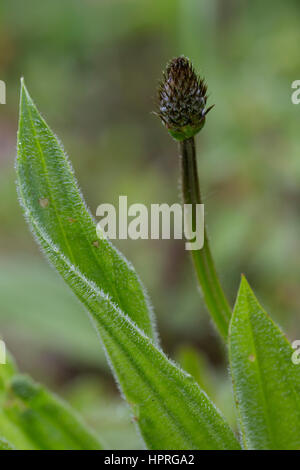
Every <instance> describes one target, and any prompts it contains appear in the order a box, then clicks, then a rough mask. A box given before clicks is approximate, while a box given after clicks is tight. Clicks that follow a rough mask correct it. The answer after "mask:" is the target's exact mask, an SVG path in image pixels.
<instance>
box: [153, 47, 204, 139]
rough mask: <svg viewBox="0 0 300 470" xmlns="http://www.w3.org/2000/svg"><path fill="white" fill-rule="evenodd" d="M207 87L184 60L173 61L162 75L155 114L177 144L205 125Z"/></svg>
mask: <svg viewBox="0 0 300 470" xmlns="http://www.w3.org/2000/svg"><path fill="white" fill-rule="evenodd" d="M206 93H207V86H206V84H205V82H204V80H203V79H202V78H200V77H198V76H197V74H196V73H195V71H194V68H193V66H192V64H191V62H190V61H189V59H187V58H186V57H184V56H180V57H177V58H175V59H172V60H171V61H170V62H169V63H168V65H167V68H166V71H165V72H164V73H163V80H162V81H161V82H160V85H159V88H158V112H157V115H158V116H159V117H160V119H161V121H162V122H163V124H164V125H165V126H166V128H167V129H168V131H169V133H170V134H171V135H172V137H174V138H175V139H176V140H185V139H189V138H191V137H193V136H194V135H195V134H197V133H198V132H199V131H200V130H201V129H202V127H203V126H204V123H205V116H206V114H207V113H208V112H209V111H210V110H211V109H212V108H213V106H210V107H209V108H206V102H207V94H206Z"/></svg>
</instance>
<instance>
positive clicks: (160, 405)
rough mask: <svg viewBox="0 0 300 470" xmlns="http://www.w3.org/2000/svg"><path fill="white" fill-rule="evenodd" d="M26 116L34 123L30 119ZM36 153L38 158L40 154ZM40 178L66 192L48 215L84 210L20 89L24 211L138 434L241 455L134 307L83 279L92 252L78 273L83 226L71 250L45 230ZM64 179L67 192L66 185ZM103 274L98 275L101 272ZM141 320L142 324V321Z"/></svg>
mask: <svg viewBox="0 0 300 470" xmlns="http://www.w3.org/2000/svg"><path fill="white" fill-rule="evenodd" d="M30 114H31V116H34V118H29V115H30ZM37 147H38V148H39V149H40V150H37ZM43 152H46V153H47V154H48V160H49V165H50V166H51V172H50V170H49V171H48V170H47V172H45V170H44V171H42V170H41V161H42V162H45V157H44V156H43ZM48 160H47V161H48ZM50 161H51V163H50ZM45 173H47V175H48V182H47V187H49V186H50V187H51V188H54V187H56V183H57V178H58V177H57V175H56V173H58V174H59V175H60V186H64V191H62V192H59V194H58V195H56V192H53V189H52V193H51V204H49V205H48V206H47V207H46V208H45V209H46V211H47V210H49V209H50V206H51V205H52V206H53V205H54V206H55V210H56V213H57V214H61V213H64V210H65V208H66V207H68V205H70V206H72V198H73V195H74V194H75V199H76V205H78V206H80V207H81V208H82V207H85V206H84V203H83V202H82V201H79V200H78V197H79V196H77V194H78V193H77V189H76V187H74V185H75V182H74V179H72V181H70V178H69V174H72V172H71V170H70V166H69V164H67V163H66V161H65V157H64V155H63V153H62V152H61V150H60V148H59V147H58V143H57V141H56V139H55V138H54V137H53V135H52V133H51V131H50V130H49V128H48V127H47V125H46V124H45V122H44V121H43V120H42V119H41V118H40V116H39V114H38V112H37V110H36V108H35V107H34V104H33V103H32V100H31V99H30V97H29V95H28V93H27V92H26V91H25V88H24V85H23V91H22V95H21V114H20V127H19V142H18V158H17V174H18V186H19V194H20V198H21V203H22V205H23V207H24V209H25V213H26V217H27V219H28V222H29V224H30V226H31V228H32V230H33V233H34V234H35V236H36V238H37V240H38V242H39V243H40V244H41V246H42V248H43V250H44V252H45V253H46V254H47V256H48V258H49V259H50V261H51V263H52V264H53V265H54V266H55V267H56V269H57V270H58V272H59V273H60V274H61V275H62V277H63V278H64V279H65V281H66V282H67V283H68V284H69V286H70V287H71V288H72V290H73V291H74V292H75V294H76V295H77V296H78V298H79V299H80V300H81V301H82V302H83V304H84V305H85V307H86V309H87V310H88V312H89V313H90V315H91V318H92V321H93V323H94V324H95V327H96V328H97V330H98V332H99V334H100V338H101V340H102V343H103V346H104V348H105V350H106V353H107V355H108V359H109V362H110V364H111V366H112V369H113V372H114V374H115V377H116V379H117V381H118V382H119V384H120V387H121V390H122V392H123V394H124V396H125V398H126V399H127V401H128V402H129V403H130V405H131V409H132V411H133V415H134V417H133V419H134V421H135V422H136V424H137V425H138V426H139V429H140V432H141V434H142V436H143V438H144V441H145V443H146V445H147V447H148V448H150V449H197V448H198V449H236V448H239V447H240V446H239V443H238V441H237V440H236V438H235V436H234V434H233V432H232V431H231V429H230V428H229V426H228V424H227V423H226V422H225V420H224V419H223V417H222V416H221V414H220V413H219V412H218V411H217V409H216V408H215V407H214V405H213V404H212V403H211V401H210V400H209V399H208V397H207V396H206V394H205V393H204V392H202V391H201V390H200V388H199V386H198V385H197V383H196V382H195V380H194V379H193V378H192V377H191V376H190V375H188V374H186V373H185V372H183V371H182V370H181V369H179V368H178V367H177V366H176V365H174V364H173V363H172V362H171V361H169V360H168V358H167V357H166V356H165V355H164V354H163V353H162V351H161V350H160V349H159V348H158V347H157V346H156V345H155V343H154V342H153V340H152V338H150V337H149V336H148V335H146V334H145V328H143V329H142V328H141V323H142V322H141V321H137V317H136V315H135V309H136V308H137V306H139V302H136V300H135V299H134V298H131V300H130V302H129V301H128V302H127V309H126V310H125V311H122V309H121V304H120V302H117V301H116V297H115V296H114V297H113V296H112V295H108V291H107V290H106V289H103V286H102V283H101V282H97V283H96V282H95V276H93V277H88V275H89V271H88V270H87V269H86V266H88V265H89V260H90V258H91V257H93V256H94V255H93V253H92V252H90V251H89V253H87V258H86V259H84V262H83V266H82V268H83V269H82V272H81V260H79V261H78V263H74V256H73V257H72V256H71V254H72V253H73V252H74V250H73V241H75V243H78V239H79V240H80V239H81V238H83V237H84V236H85V233H86V228H85V221H83V222H82V224H80V226H78V227H77V230H78V231H77V234H76V238H75V239H73V238H72V237H71V236H70V238H69V239H68V243H69V248H68V249H65V247H64V244H63V243H61V241H60V237H59V236H58V234H57V232H58V228H57V227H56V223H57V220H58V219H53V220H52V222H51V223H49V217H46V216H43V214H44V212H43V211H41V210H40V209H39V208H38V205H37V204H36V200H37V199H38V198H39V197H40V195H41V189H40V184H41V183H40V178H41V177H42V178H43V174H45ZM65 177H66V179H67V181H68V184H67V185H66V184H65V182H64V178H65ZM52 179H53V180H54V182H55V184H53V181H52ZM56 196H58V197H56ZM48 197H49V194H48ZM46 211H45V212H46ZM70 216H72V212H70ZM89 236H90V240H93V238H94V236H95V227H94V228H93V231H92V229H91V232H90V235H89ZM101 246H102V245H101ZM107 246H108V245H106V244H105V245H103V248H102V250H101V251H102V255H103V256H102V261H103V262H104V263H107V257H106V256H105V247H107ZM110 259H111V258H110ZM120 259H121V258H120ZM100 264H101V263H100ZM109 266H110V267H109V268H108V267H107V268H105V269H106V272H107V276H112V279H115V280H116V272H115V270H112V264H109ZM100 269H103V268H102V266H100ZM132 272H133V271H132ZM123 275H124V276H125V277H126V275H127V270H123ZM131 284H132V283H131ZM107 285H108V284H107ZM116 285H117V284H116ZM131 287H132V286H131ZM131 287H130V286H128V283H126V285H125V287H124V292H123V295H124V296H125V297H126V295H128V297H134V292H133V291H132V288H131ZM127 288H128V289H129V290H128V291H127ZM126 292H127V294H126ZM139 292H140V291H139ZM138 295H140V294H139V293H138ZM129 305H130V308H128V306H129ZM131 309H132V310H131ZM138 318H139V319H140V316H138ZM143 330H144V331H143Z"/></svg>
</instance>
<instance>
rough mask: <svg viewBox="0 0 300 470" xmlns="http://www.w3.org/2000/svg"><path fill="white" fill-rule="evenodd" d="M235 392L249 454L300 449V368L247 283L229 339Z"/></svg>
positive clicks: (287, 344)
mask: <svg viewBox="0 0 300 470" xmlns="http://www.w3.org/2000/svg"><path fill="white" fill-rule="evenodd" d="M229 354H230V367H231V373H232V379H233V388H234V392H235V395H236V403H237V409H238V414H239V418H240V425H241V430H242V434H243V438H244V443H245V446H246V447H247V448H250V449H285V450H287V449H300V367H299V365H295V364H293V362H292V354H293V349H292V347H291V345H290V343H289V342H288V341H287V339H286V337H285V336H284V335H283V333H282V332H281V331H280V329H279V328H278V327H277V326H276V325H275V324H274V323H273V321H272V320H271V318H270V317H269V316H268V315H267V314H266V312H265V311H264V310H263V309H262V307H261V306H260V305H259V303H258V301H257V300H256V298H255V296H254V294H253V292H252V290H251V288H250V286H249V285H248V283H247V281H246V279H245V278H244V277H243V278H242V282H241V286H240V290H239V294H238V297H237V301H236V305H235V309H234V313H233V317H232V321H231V325H230V338H229Z"/></svg>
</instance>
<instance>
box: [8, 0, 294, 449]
mask: <svg viewBox="0 0 300 470" xmlns="http://www.w3.org/2000/svg"><path fill="white" fill-rule="evenodd" d="M299 20H300V4H299V1H297V0H295V1H293V0H289V1H285V2H282V1H279V0H273V1H264V2H262V1H261V0H251V2H250V1H246V0H227V1H225V0H159V1H158V0H98V1H96V0H81V1H79V0H51V1H48V2H45V1H44V2H41V1H37V0H36V1H35V0H26V2H25V1H23V0H10V1H5V0H1V1H0V79H1V80H4V81H5V82H6V86H7V104H6V105H0V332H1V336H2V337H3V339H4V340H5V342H6V345H7V348H9V349H10V350H11V351H12V352H13V354H14V355H15V357H16V359H17V361H18V363H19V366H20V368H21V370H22V371H24V372H28V373H30V374H31V375H32V376H33V377H34V378H35V379H36V380H39V381H41V382H43V383H45V384H47V385H49V386H51V387H52V389H54V390H56V391H58V393H59V394H60V395H62V396H64V397H66V398H67V399H68V400H69V401H70V402H71V403H72V404H73V406H75V407H76V408H77V409H78V410H79V411H81V413H82V414H83V415H84V416H85V418H86V420H87V421H88V422H90V423H91V425H92V426H93V427H94V428H95V429H96V430H97V431H98V432H99V433H100V434H101V436H102V437H103V438H104V440H105V441H106V443H107V446H108V447H110V448H140V447H141V443H140V441H139V438H138V436H137V433H136V430H135V428H134V425H133V424H132V423H131V421H130V417H129V413H128V410H127V408H126V406H125V404H124V403H123V401H122V400H121V399H120V398H119V394H118V390H117V387H116V386H115V384H114V382H113V379H112V377H111V374H110V371H109V370H108V367H107V365H106V362H105V358H104V354H103V352H102V351H101V347H100V346H99V343H98V340H97V338H96V334H95V332H94V330H93V328H92V327H91V325H90V323H89V321H88V319H87V317H86V315H85V313H84V311H83V309H82V308H81V306H80V305H79V304H78V302H77V301H76V300H75V298H74V297H73V295H72V294H71V292H69V290H68V288H67V287H66V286H65V285H64V284H63V282H62V281H61V280H60V279H59V278H58V276H57V275H56V273H55V272H54V271H53V270H52V269H51V268H50V267H49V265H48V264H47V263H46V262H45V260H44V259H43V257H42V255H41V254H40V253H39V250H38V248H37V246H36V244H35V242H34V241H33V238H32V236H31V234H30V233H29V230H28V228H27V226H26V224H25V221H24V219H23V216H22V214H21V210H20V208H19V206H18V202H17V196H16V190H15V176H14V156H15V148H16V130H17V113H18V94H19V79H20V77H21V76H24V77H25V79H26V84H27V86H28V88H29V91H30V92H31V94H32V96H33V98H34V99H35V101H36V103H37V105H38V107H39V109H40V110H41V112H42V114H43V115H44V116H45V117H46V119H47V121H48V123H49V124H50V126H51V127H52V129H53V130H54V131H55V132H56V133H57V134H58V136H59V137H60V138H61V139H62V141H63V142H64V146H65V149H66V151H67V153H68V154H69V155H70V157H71V160H72V163H73V165H74V168H75V172H76V175H77V178H78V180H79V184H80V186H81V188H82V190H83V193H84V195H85V197H86V200H87V202H88V205H89V206H90V208H91V210H92V213H93V214H95V211H96V207H97V206H98V205H99V204H101V203H103V202H108V203H113V204H117V202H118V197H119V195H123V194H125V195H128V202H129V204H131V203H134V202H141V203H145V204H151V203H161V202H168V203H171V204H172V203H173V202H177V201H178V200H179V191H178V178H179V165H178V158H177V149H176V144H175V143H174V141H172V140H171V138H170V137H169V136H168V135H167V132H166V131H165V130H164V129H163V127H162V126H161V124H160V122H159V121H158V119H157V118H156V117H155V116H153V115H152V114H151V111H152V110H153V109H154V106H155V105H154V101H155V88H156V86H157V81H158V79H159V78H160V77H161V73H162V69H163V68H164V66H165V63H166V62H167V61H168V60H169V59H170V58H172V57H174V56H176V55H180V54H184V55H186V56H188V57H190V58H191V59H192V61H193V62H194V64H195V67H196V69H197V70H198V71H199V72H200V73H201V74H203V75H204V76H205V78H206V80H207V83H208V88H209V93H210V98H209V103H210V104H212V103H215V104H216V106H215V108H214V110H213V111H212V112H211V113H210V114H209V116H208V119H207V125H206V127H205V129H204V130H203V131H202V132H201V134H200V136H199V138H198V139H197V146H198V163H199V173H200V179H201V187H202V193H203V199H204V203H205V207H206V220H207V224H208V228H209V234H210V238H211V246H212V250H213V252H214V256H215V259H216V264H217V268H218V271H219V273H220V276H221V279H222V283H223V285H224V287H225V290H226V292H227V293H228V296H229V298H230V301H231V303H233V302H234V299H235V295H236V292H237V288H238V284H239V279H240V274H241V272H243V273H245V274H246V276H247V278H248V280H249V281H250V283H251V285H252V287H253V288H254V290H255V292H256V294H257V296H258V298H259V299H260V301H261V302H262V304H263V305H264V306H265V307H266V309H267V310H268V311H269V312H270V313H271V314H272V316H273V318H274V319H276V320H277V321H278V322H279V323H280V324H281V325H282V326H283V327H284V329H285V330H286V331H287V333H288V336H289V337H290V339H292V340H294V339H299V338H300V323H299V320H298V319H299V311H300V289H299V277H300V259H299V249H300V244H299V233H300V218H299V206H300V189H299V188H300V185H299V183H300V158H299V157H300V139H299V113H300V106H299V107H297V106H295V105H293V104H292V103H291V83H292V81H294V80H296V79H300V54H299V44H300V28H299ZM116 245H117V246H118V248H120V249H121V251H123V253H124V254H125V255H126V256H127V258H128V259H129V260H131V261H132V262H133V264H134V265H135V267H136V269H137V271H138V273H139V274H140V277H141V278H142V280H143V282H144V284H145V285H146V287H147V289H148V292H149V294H150V297H151V299H152V303H153V305H154V309H155V312H156V317H157V324H158V329H159V332H160V337H161V342H162V346H163V348H164V349H165V350H166V352H167V353H168V354H169V355H170V356H172V357H173V358H177V359H178V360H179V361H180V362H181V363H182V364H183V365H184V366H185V367H186V368H188V369H189V370H190V371H191V372H192V373H194V374H195V376H196V377H197V378H198V379H199V381H200V382H201V384H202V385H203V386H204V388H205V389H206V390H207V391H208V393H209V394H210V395H211V396H212V397H213V398H214V400H215V401H216V402H217V404H218V406H219V407H220V408H221V409H222V411H223V412H224V413H225V414H226V416H227V417H228V418H229V419H230V421H231V422H232V423H234V416H233V411H232V403H231V398H230V383H229V380H228V379H227V378H226V361H225V359H224V357H225V355H224V350H223V349H222V346H221V345H220V343H219V340H218V338H217V336H216V334H215V332H214V329H213V327H212V325H211V323H210V320H209V319H208V315H207V314H206V312H205V307H204V304H203V301H202V298H201V295H200V294H199V292H198V289H197V285H196V281H195V278H194V274H193V270H192V265H191V263H190V260H189V257H188V253H187V252H186V251H185V250H184V245H183V243H182V242H180V241H178V240H177V241H151V240H148V241H145V240H144V241H130V240H129V241H122V242H116ZM187 345H189V346H187ZM233 425H234V424H233Z"/></svg>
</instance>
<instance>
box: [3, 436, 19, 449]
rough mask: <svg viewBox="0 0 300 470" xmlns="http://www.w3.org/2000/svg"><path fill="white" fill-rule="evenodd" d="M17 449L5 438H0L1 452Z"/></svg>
mask: <svg viewBox="0 0 300 470" xmlns="http://www.w3.org/2000/svg"><path fill="white" fill-rule="evenodd" d="M14 449H15V447H14V446H13V445H12V444H11V443H10V442H8V441H7V440H6V439H4V437H0V450H14Z"/></svg>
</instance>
